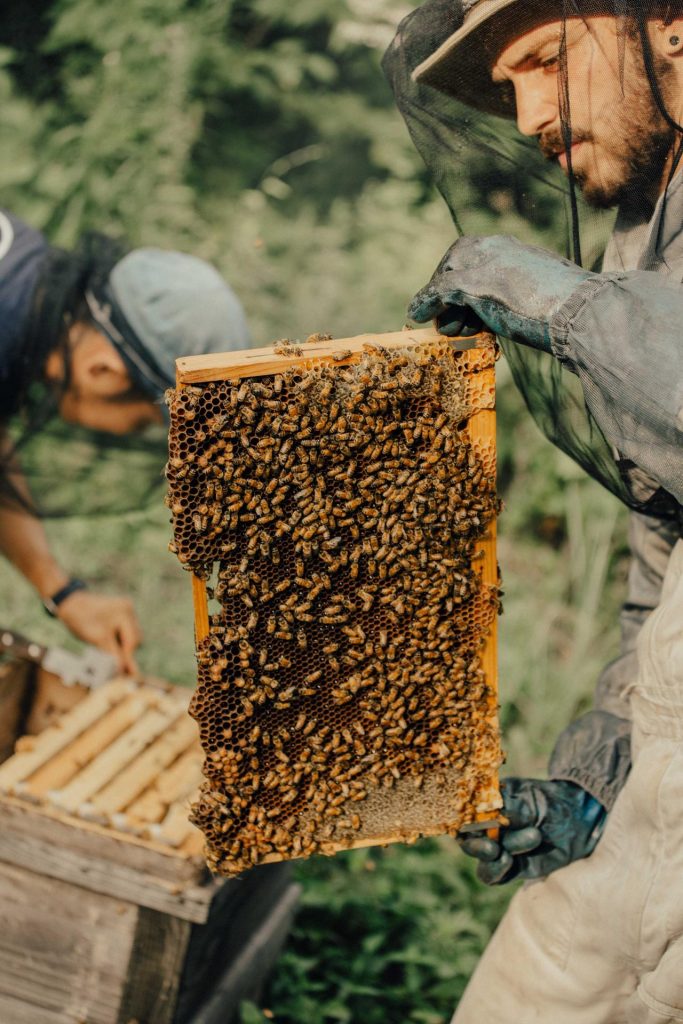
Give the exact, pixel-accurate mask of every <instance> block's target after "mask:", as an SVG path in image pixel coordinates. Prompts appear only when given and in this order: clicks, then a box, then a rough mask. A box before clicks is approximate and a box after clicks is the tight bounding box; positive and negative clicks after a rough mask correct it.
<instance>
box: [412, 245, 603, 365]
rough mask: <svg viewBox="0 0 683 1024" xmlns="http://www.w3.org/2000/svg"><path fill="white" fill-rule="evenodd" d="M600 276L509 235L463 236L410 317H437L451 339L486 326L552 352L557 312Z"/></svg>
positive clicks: (415, 301)
mask: <svg viewBox="0 0 683 1024" xmlns="http://www.w3.org/2000/svg"><path fill="white" fill-rule="evenodd" d="M597 276H598V275H597V274H592V273H590V272H589V271H586V270H582V269H581V267H578V266H577V265H576V264H575V263H571V262H570V261H569V260H563V259H561V258H560V257H559V256H555V255H553V254H552V253H550V252H546V250H545V249H540V248H537V247H536V246H531V245H524V244H523V243H522V242H518V241H517V239H515V238H511V237H508V236H507V235H492V236H490V237H488V238H460V239H458V241H457V242H455V244H454V245H452V246H451V247H450V249H449V250H448V252H447V253H446V255H445V256H444V258H443V259H442V260H441V263H440V264H439V266H438V267H437V268H436V270H435V272H434V274H433V276H432V279H431V281H430V282H429V284H427V285H425V287H424V288H423V289H422V290H421V291H419V292H418V293H417V295H416V296H415V297H414V299H413V300H412V302H411V303H410V305H409V307H408V316H409V317H410V318H411V319H412V320H416V321H417V322H418V323H425V322H427V321H429V320H434V319H436V320H437V323H438V326H439V330H440V331H441V333H442V334H446V335H449V336H451V337H462V336H463V335H464V336H467V335H471V334H475V333H477V331H478V330H481V329H482V324H483V325H485V326H486V327H487V328H488V329H489V330H490V331H493V333H494V334H500V335H502V336H503V337H505V338H511V339H512V340H513V341H519V342H521V343H522V344H525V345H529V346H531V347H532V348H538V349H543V350H544V351H546V352H550V351H551V345H550V332H549V323H550V320H551V319H552V317H553V315H554V314H555V313H556V312H557V311H558V310H559V309H560V308H561V307H562V306H563V305H564V303H565V302H566V301H567V299H568V298H569V297H570V296H571V294H572V292H574V291H575V290H576V289H577V288H578V287H579V285H580V284H582V283H583V282H584V281H587V280H589V279H591V278H595V277H597Z"/></svg>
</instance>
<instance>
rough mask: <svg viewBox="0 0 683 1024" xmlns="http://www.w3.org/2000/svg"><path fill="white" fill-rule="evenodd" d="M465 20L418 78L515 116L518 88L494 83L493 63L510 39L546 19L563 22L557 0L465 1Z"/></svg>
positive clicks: (473, 103) (475, 104)
mask: <svg viewBox="0 0 683 1024" xmlns="http://www.w3.org/2000/svg"><path fill="white" fill-rule="evenodd" d="M461 6H462V12H463V15H464V17H463V21H462V24H461V26H460V27H459V28H458V29H457V30H456V31H455V32H453V33H452V34H451V35H449V36H448V37H447V38H446V39H445V40H444V41H443V42H442V43H441V45H440V46H438V48H437V49H436V50H435V51H434V52H433V53H431V54H430V55H429V56H428V57H427V58H426V59H425V60H423V61H422V62H421V63H420V64H419V65H418V66H417V67H416V68H415V70H414V72H413V77H414V79H415V81H416V82H420V83H422V84H425V85H430V86H433V87H434V88H435V89H439V91H441V92H444V93H446V94H448V95H450V96H453V97H455V98H456V99H458V100H461V101H462V102H463V103H465V104H467V106H470V107H474V108H475V109H476V110H482V111H484V112H486V113H489V114H498V115H499V116H501V117H508V118H510V117H514V115H515V97H514V90H513V88H512V86H511V85H510V83H509V82H494V81H493V80H492V78H491V66H492V64H493V63H494V62H495V60H496V58H497V57H498V55H499V53H500V51H501V50H502V49H503V48H504V47H505V45H506V44H507V43H509V42H512V41H513V40H514V39H516V38H518V37H519V36H521V35H523V34H524V33H525V32H528V31H529V30H530V29H532V28H534V27H537V26H538V25H540V24H543V23H544V22H550V21H554V20H560V19H561V18H562V17H563V14H564V13H565V7H566V5H565V4H563V3H561V2H559V0H555V2H553V0H462V5H461Z"/></svg>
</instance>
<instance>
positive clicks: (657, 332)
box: [549, 271, 683, 504]
mask: <svg viewBox="0 0 683 1024" xmlns="http://www.w3.org/2000/svg"><path fill="white" fill-rule="evenodd" d="M682 323H683V286H681V285H680V284H677V283H676V282H674V281H671V280H669V279H667V278H665V277H664V276H662V275H660V274H657V273H655V272H654V271H633V272H632V273H627V274H600V275H597V276H596V277H594V278H592V279H590V280H588V281H585V282H584V283H583V284H581V285H579V287H578V288H577V289H576V290H575V291H574V292H573V294H572V295H571V297H570V298H569V300H568V301H567V302H565V303H564V305H563V306H562V307H561V308H560V309H559V311H558V312H557V313H555V315H554V316H553V317H552V319H551V321H550V324H549V330H550V338H551V346H552V349H553V353H554V354H555V355H556V356H557V358H558V359H559V360H560V361H561V362H562V363H563V364H564V365H565V367H566V368H567V369H569V370H571V371H572V372H573V373H575V374H577V375H578V377H579V379H580V381H581V385H582V388H583V393H584V396H585V399H586V405H587V406H588V409H589V410H590V413H591V415H592V417H593V419H594V420H595V422H596V423H597V425H598V426H599V427H600V429H601V431H602V433H603V435H604V437H605V439H606V440H607V441H608V443H610V444H611V445H613V447H614V448H615V449H616V450H617V451H618V452H619V455H620V456H621V457H622V458H623V459H626V460H630V461H632V462H633V463H634V464H635V465H636V466H638V467H639V469H640V470H642V471H643V472H644V473H646V474H647V475H648V476H649V477H651V478H652V479H653V480H655V481H656V482H657V483H658V484H659V485H660V486H661V487H663V488H664V490H666V491H668V492H669V494H671V495H673V497H674V498H675V499H676V500H677V501H678V502H679V503H681V504H683V344H682V343H681V324H682Z"/></svg>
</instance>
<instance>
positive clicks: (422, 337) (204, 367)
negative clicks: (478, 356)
mask: <svg viewBox="0 0 683 1024" xmlns="http://www.w3.org/2000/svg"><path fill="white" fill-rule="evenodd" d="M434 341H438V343H439V344H443V342H444V337H443V335H442V334H437V333H436V331H435V330H434V328H433V327H428V328H425V329H423V330H414V331H413V330H405V331H394V332H393V333H389V334H360V335H357V336H356V337H354V338H336V339H334V340H333V341H322V342H305V343H304V344H303V345H301V346H299V347H300V349H301V354H296V355H283V354H281V353H279V352H277V351H276V346H275V345H268V346H266V347H265V348H252V349H243V350H241V351H237V352H214V353H210V354H209V355H202V356H185V357H183V358H182V359H178V360H176V381H177V382H178V384H180V385H183V384H185V385H187V384H199V383H205V382H206V381H211V380H238V379H239V378H240V377H264V376H267V375H268V374H271V373H282V372H283V371H285V370H290V369H296V368H305V367H307V366H309V365H310V364H315V365H316V366H320V365H325V364H331V365H334V366H345V365H348V364H349V363H352V362H354V361H357V359H358V357H359V356H360V355H361V354H362V352H363V349H364V347H365V346H366V345H381V346H382V348H385V349H387V350H393V349H401V348H407V347H412V346H414V345H424V344H426V343H429V342H434ZM478 344H480V341H479V340H478V339H469V338H460V339H454V340H452V341H451V346H452V348H454V349H455V350H457V351H465V350H467V349H471V348H475V347H476V346H477V345H478ZM344 350H348V352H349V353H350V356H349V358H347V359H341V360H338V359H335V358H334V356H335V355H339V353H340V352H341V351H344Z"/></svg>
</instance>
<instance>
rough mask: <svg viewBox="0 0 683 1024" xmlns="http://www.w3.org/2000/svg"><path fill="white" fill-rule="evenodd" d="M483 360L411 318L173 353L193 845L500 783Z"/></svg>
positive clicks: (229, 863) (413, 823) (282, 841)
mask: <svg viewBox="0 0 683 1024" xmlns="http://www.w3.org/2000/svg"><path fill="white" fill-rule="evenodd" d="M494 364H495V346H494V342H493V339H491V338H490V337H488V336H481V337H479V338H476V339H471V340H467V341H465V340H460V341H451V340H449V339H446V338H444V337H443V336H441V335H438V334H435V333H433V332H432V331H430V330H427V331H412V332H410V331H406V332H401V333H398V334H393V335H381V336H376V337H374V336H366V337H360V338H354V339H345V340H343V341H337V342H332V341H330V340H329V339H327V338H323V337H321V336H315V337H314V338H312V339H309V342H308V343H306V344H304V345H303V346H295V345H292V344H291V343H279V344H278V345H276V346H275V347H273V348H268V349H257V350H251V351H248V352H241V353H228V354H226V355H223V356H207V357H192V358H187V359H183V360H180V361H179V362H178V364H177V365H178V374H177V388H176V390H175V392H174V393H172V394H171V395H170V398H169V404H170V409H171V434H170V455H169V465H168V471H167V472H168V478H169V483H170V490H169V497H168V503H169V505H170V507H171V510H172V512H173V522H174V541H173V544H172V548H173V549H174V550H175V551H176V552H177V554H178V557H179V558H180V560H181V562H182V564H183V565H184V566H185V567H186V568H188V569H189V570H191V572H192V573H193V589H194V596H195V627H196V642H197V657H198V664H199V683H198V687H197V690H196V692H195V695H194V697H193V700H192V704H191V708H190V711H191V714H192V715H193V716H194V717H195V718H196V719H197V722H198V723H199V727H200V733H201V740H202V745H203V747H204V753H205V757H206V760H205V765H204V774H205V775H206V776H207V780H206V781H205V782H204V784H203V786H202V789H201V793H200V797H199V800H198V801H197V802H196V803H195V805H194V807H193V820H194V822H195V823H196V824H197V825H199V826H200V827H201V828H202V830H203V831H204V833H205V835H206V838H207V851H208V859H209V863H210V865H211V866H212V868H214V869H216V870H218V871H221V872H224V873H228V874H231V873H235V872H239V871H241V870H243V869H244V868H246V867H249V866H251V865H253V864H257V863H262V862H264V861H266V862H267V861H271V860H276V859H279V858H288V857H293V856H306V855H308V854H310V853H313V852H322V853H333V852H335V851H337V850H340V849H347V848H349V847H352V846H363V845H366V846H367V845H372V844H377V843H387V842H391V841H397V840H412V839H415V838H417V837H418V836H419V835H433V834H439V833H444V832H449V833H451V834H454V833H456V832H457V831H458V830H459V829H461V828H462V827H463V826H467V825H468V824H470V825H471V824H472V823H474V822H477V821H481V820H482V819H487V818H491V817H493V816H494V815H495V812H496V810H497V809H498V808H499V807H500V795H499V790H498V768H499V765H500V762H501V752H500V744H499V734H498V726H497V680H496V616H497V612H498V606H499V588H498V570H497V563H496V554H495V519H496V513H497V509H498V503H497V498H496V488H495V377H494ZM209 602H211V610H210V605H209Z"/></svg>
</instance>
